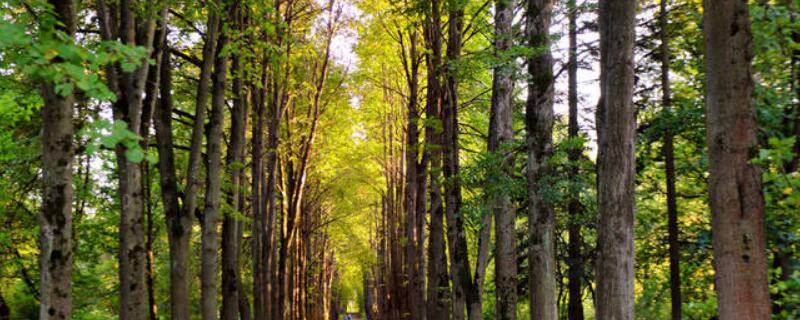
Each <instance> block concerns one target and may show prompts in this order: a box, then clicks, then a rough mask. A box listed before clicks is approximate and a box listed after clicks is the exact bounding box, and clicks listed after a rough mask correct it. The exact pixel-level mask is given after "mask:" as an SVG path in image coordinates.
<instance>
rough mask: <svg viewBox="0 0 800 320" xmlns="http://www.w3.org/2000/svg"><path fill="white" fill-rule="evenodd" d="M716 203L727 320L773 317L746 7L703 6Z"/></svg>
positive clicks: (718, 268) (730, 2) (731, 2)
mask: <svg viewBox="0 0 800 320" xmlns="http://www.w3.org/2000/svg"><path fill="white" fill-rule="evenodd" d="M703 18H704V20H703V21H704V24H703V32H704V39H705V52H706V56H705V65H706V95H705V102H706V125H707V130H708V131H707V139H708V149H709V151H708V156H709V173H710V177H709V204H710V207H711V228H712V233H713V245H714V270H715V288H716V291H717V301H718V310H719V317H720V319H769V318H770V313H771V311H770V298H769V289H768V280H767V257H766V227H765V212H764V198H763V194H762V189H761V170H760V169H759V168H758V167H757V166H755V165H753V164H751V163H750V159H752V158H753V157H754V155H755V154H756V152H757V150H758V149H757V140H756V131H757V125H756V117H755V112H756V111H755V105H754V102H755V98H754V87H753V74H752V66H751V61H752V58H753V49H752V41H753V39H752V34H751V30H750V21H749V13H748V7H747V2H745V1H737V0H721V1H704V11H703Z"/></svg>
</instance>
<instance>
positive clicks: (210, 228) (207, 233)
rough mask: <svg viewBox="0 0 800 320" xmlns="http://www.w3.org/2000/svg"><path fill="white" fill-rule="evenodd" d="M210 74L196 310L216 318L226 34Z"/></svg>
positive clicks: (208, 319)
mask: <svg viewBox="0 0 800 320" xmlns="http://www.w3.org/2000/svg"><path fill="white" fill-rule="evenodd" d="M220 33H221V34H220V36H219V40H218V43H217V50H215V52H216V54H215V55H214V74H213V76H212V78H213V79H212V81H213V89H212V103H211V117H210V118H209V127H208V138H207V139H208V143H207V146H206V149H207V153H208V168H207V174H206V199H205V208H204V210H203V217H202V237H201V241H202V254H201V268H200V289H201V290H200V293H201V297H200V310H201V314H202V318H203V319H207V320H211V319H217V311H218V310H217V270H218V269H219V268H218V267H219V264H218V260H217V253H218V251H219V250H218V249H219V241H218V233H217V225H218V224H219V210H220V199H221V198H222V178H221V171H222V127H223V126H224V125H225V123H224V122H225V82H226V80H227V75H228V58H227V57H225V56H223V55H222V54H221V53H220V52H221V51H222V49H223V48H224V47H225V44H226V43H227V37H226V36H225V33H224V32H221V31H220Z"/></svg>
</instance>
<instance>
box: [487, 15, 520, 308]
mask: <svg viewBox="0 0 800 320" xmlns="http://www.w3.org/2000/svg"><path fill="white" fill-rule="evenodd" d="M513 15H514V2H513V1H511V0H497V1H496V6H495V41H494V42H495V55H496V56H498V57H501V62H500V63H499V64H498V65H497V66H496V67H494V77H493V85H492V110H491V120H490V121H491V124H490V128H489V152H493V153H497V154H498V155H499V156H502V157H503V158H504V159H506V160H505V163H504V166H503V168H501V169H500V170H501V171H502V174H503V175H504V176H506V177H509V178H510V175H511V172H510V171H511V170H512V167H513V160H512V158H513V156H512V155H511V154H506V151H507V150H505V149H506V147H507V144H508V143H510V142H511V141H512V139H513V129H512V127H511V125H512V102H513V92H512V91H513V88H514V82H513V79H512V77H513V74H514V61H513V60H511V59H508V58H506V57H503V55H504V54H505V53H506V51H507V50H509V49H510V48H511V46H512V43H513V31H512V20H513ZM489 198H490V200H489V203H490V206H491V210H492V213H493V214H494V217H495V237H496V249H495V275H496V276H495V287H496V290H497V305H496V308H497V319H500V320H514V319H516V318H517V315H516V312H517V254H516V253H517V250H516V247H517V237H516V235H517V233H516V229H515V227H514V220H515V215H516V213H515V210H514V208H513V205H512V203H511V199H510V195H508V194H497V195H489Z"/></svg>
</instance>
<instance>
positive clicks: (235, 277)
mask: <svg viewBox="0 0 800 320" xmlns="http://www.w3.org/2000/svg"><path fill="white" fill-rule="evenodd" d="M235 10H236V12H235V18H234V19H235V20H236V24H237V25H236V28H237V29H238V30H237V31H241V28H242V21H241V20H242V17H241V10H239V9H235ZM242 71H243V70H242V66H241V58H240V57H239V55H236V54H234V55H233V56H232V57H231V75H232V76H233V84H232V91H233V111H232V113H231V138H230V143H229V146H228V154H227V158H226V160H225V165H226V167H227V172H228V174H229V175H230V179H231V180H230V181H231V182H230V183H231V184H230V197H229V198H228V204H229V205H230V208H232V210H233V211H232V212H228V213H226V214H225V216H224V218H223V221H222V312H221V318H222V319H223V320H236V319H238V316H239V308H240V307H239V304H240V302H239V299H241V295H242V292H241V287H240V282H241V275H240V272H239V250H240V246H241V237H242V223H241V218H240V217H239V216H238V215H241V214H243V213H244V200H245V199H244V197H242V196H241V195H243V190H242V189H243V188H242V187H243V184H242V182H243V181H244V179H243V178H244V170H243V168H244V163H245V157H244V148H245V142H246V141H245V139H246V132H247V93H246V92H245V90H244V86H243V81H242V78H243V77H244V75H243V74H242Z"/></svg>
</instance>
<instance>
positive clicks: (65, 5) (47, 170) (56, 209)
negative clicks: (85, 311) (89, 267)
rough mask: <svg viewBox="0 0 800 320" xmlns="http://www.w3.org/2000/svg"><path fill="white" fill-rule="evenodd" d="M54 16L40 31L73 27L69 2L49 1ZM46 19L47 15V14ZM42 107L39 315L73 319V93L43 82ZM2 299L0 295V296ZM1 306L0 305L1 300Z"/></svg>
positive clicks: (71, 29) (73, 12) (72, 6)
mask: <svg viewBox="0 0 800 320" xmlns="http://www.w3.org/2000/svg"><path fill="white" fill-rule="evenodd" d="M50 4H51V5H52V6H53V9H54V11H53V12H54V13H56V16H54V17H52V19H53V21H52V22H50V23H48V24H47V25H43V26H42V29H43V30H42V33H47V34H50V35H53V32H54V31H55V30H56V29H58V30H60V31H62V32H64V33H66V34H67V35H68V36H73V35H74V33H75V29H76V28H77V27H76V17H75V15H76V6H75V2H74V1H50ZM48 19H49V18H48ZM41 95H42V99H43V100H44V106H43V108H42V120H43V122H42V123H43V124H44V125H43V126H42V209H41V215H40V217H39V270H40V273H39V281H40V283H39V286H40V296H39V299H40V308H39V319H43V320H44V319H71V317H72V261H73V239H72V197H73V186H72V163H73V158H74V147H73V136H74V131H75V129H74V128H73V124H72V117H73V105H74V103H75V97H74V96H73V95H72V94H67V95H60V94H58V93H56V90H55V84H52V83H44V84H42V89H41ZM0 300H2V298H0ZM2 302H3V303H2V306H3V307H5V303H4V301H2Z"/></svg>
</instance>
